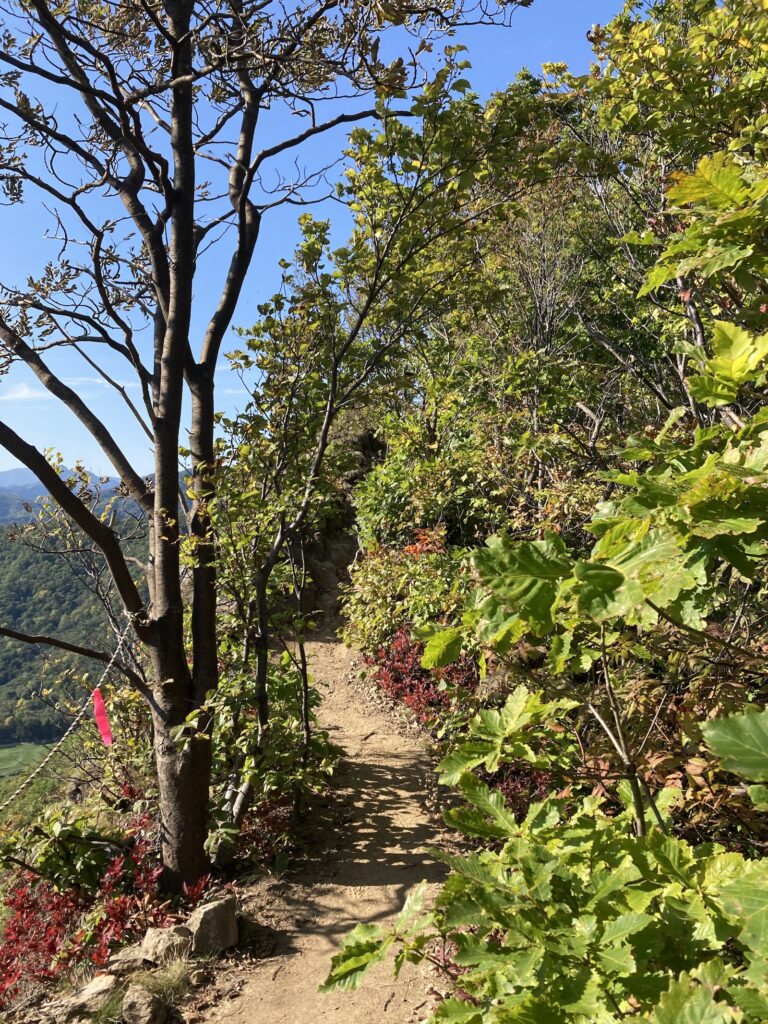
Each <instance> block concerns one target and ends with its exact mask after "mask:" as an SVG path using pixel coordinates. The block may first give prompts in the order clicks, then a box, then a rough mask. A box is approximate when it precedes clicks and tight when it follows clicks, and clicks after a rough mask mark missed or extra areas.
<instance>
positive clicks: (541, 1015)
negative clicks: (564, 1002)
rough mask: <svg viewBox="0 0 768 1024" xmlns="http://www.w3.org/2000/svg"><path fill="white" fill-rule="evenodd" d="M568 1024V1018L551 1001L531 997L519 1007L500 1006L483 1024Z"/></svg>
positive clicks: (491, 1012) (492, 1011)
mask: <svg viewBox="0 0 768 1024" xmlns="http://www.w3.org/2000/svg"><path fill="white" fill-rule="evenodd" d="M486 1020H487V1024H566V1020H567V1018H566V1016H565V1014H564V1013H563V1012H562V1010H559V1009H558V1008H557V1006H555V1005H554V1003H553V1002H552V1001H551V1000H547V999H541V998H538V999H537V998H535V997H532V996H531V997H529V998H528V999H526V1001H525V1002H524V1003H519V1004H518V1005H517V1006H499V1007H495V1008H494V1009H492V1010H491V1011H490V1015H489V1016H488V1017H487V1018H485V1020H484V1022H483V1024H485V1022H486Z"/></svg>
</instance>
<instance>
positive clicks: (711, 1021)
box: [651, 974, 738, 1024]
mask: <svg viewBox="0 0 768 1024" xmlns="http://www.w3.org/2000/svg"><path fill="white" fill-rule="evenodd" d="M737 1019H738V1018H736V1017H735V1016H734V1013H733V1011H732V1010H731V1008H730V1007H729V1006H728V1004H727V1003H716V1002H715V1000H714V997H713V995H712V992H711V991H710V990H709V989H708V988H705V987H704V986H702V985H697V984H696V983H695V982H694V981H693V980H692V979H691V978H690V977H689V976H688V975H687V974H683V975H681V976H680V980H679V981H673V982H672V984H671V985H670V986H669V989H668V990H667V991H666V992H665V993H664V995H663V996H662V997H661V1000H660V1001H659V1005H658V1006H657V1007H656V1008H655V1009H654V1011H653V1014H652V1015H651V1022H652V1024H730V1022H731V1021H734V1022H735V1021H736V1020H737Z"/></svg>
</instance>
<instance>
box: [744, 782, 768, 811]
mask: <svg viewBox="0 0 768 1024" xmlns="http://www.w3.org/2000/svg"><path fill="white" fill-rule="evenodd" d="M749 799H750V800H751V801H752V803H753V804H754V805H755V807H756V808H757V809H758V810H759V811H768V786H750V787H749Z"/></svg>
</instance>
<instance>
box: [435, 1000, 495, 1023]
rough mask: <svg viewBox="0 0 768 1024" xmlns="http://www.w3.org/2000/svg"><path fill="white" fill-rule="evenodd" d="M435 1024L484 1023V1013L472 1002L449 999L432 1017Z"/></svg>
mask: <svg viewBox="0 0 768 1024" xmlns="http://www.w3.org/2000/svg"><path fill="white" fill-rule="evenodd" d="M432 1021H433V1022H434V1024H482V1021H483V1015H482V1013H481V1011H480V1010H478V1009H477V1007H476V1006H473V1005H472V1003H465V1002H463V1001H462V1000H459V999H447V1000H446V1001H445V1002H444V1003H441V1004H440V1006H439V1007H438V1010H437V1012H436V1013H435V1015H434V1017H433V1018H432Z"/></svg>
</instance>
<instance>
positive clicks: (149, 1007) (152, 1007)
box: [122, 985, 168, 1024]
mask: <svg viewBox="0 0 768 1024" xmlns="http://www.w3.org/2000/svg"><path fill="white" fill-rule="evenodd" d="M122 1015H123V1021H124V1022H125V1024H165V1022H166V1020H167V1019H168V1007H167V1006H166V1005H165V1003H164V1002H163V1001H162V999H161V998H160V996H158V995H155V993H154V992H148V991H147V990H146V989H145V988H144V987H143V986H142V985H129V986H128V989H127V991H126V993H125V995H124V996H123V1008H122Z"/></svg>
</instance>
